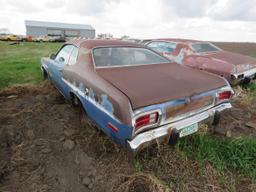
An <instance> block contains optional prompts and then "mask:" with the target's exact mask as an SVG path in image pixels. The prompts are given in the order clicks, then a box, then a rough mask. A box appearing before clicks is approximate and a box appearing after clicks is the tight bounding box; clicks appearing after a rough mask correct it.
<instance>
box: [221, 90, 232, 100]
mask: <svg viewBox="0 0 256 192" xmlns="http://www.w3.org/2000/svg"><path fill="white" fill-rule="evenodd" d="M231 96H232V92H231V91H223V92H220V93H219V94H218V100H219V101H223V100H227V99H230V98H231Z"/></svg>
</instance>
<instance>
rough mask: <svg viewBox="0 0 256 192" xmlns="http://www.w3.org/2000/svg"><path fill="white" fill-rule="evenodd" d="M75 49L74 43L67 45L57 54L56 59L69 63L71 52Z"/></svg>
mask: <svg viewBox="0 0 256 192" xmlns="http://www.w3.org/2000/svg"><path fill="white" fill-rule="evenodd" d="M72 49H73V45H65V46H64V47H63V48H62V49H61V50H60V51H59V52H58V54H57V56H56V58H55V60H56V61H58V62H63V63H64V64H68V61H69V56H70V53H71V51H72Z"/></svg>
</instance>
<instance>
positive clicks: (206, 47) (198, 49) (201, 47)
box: [192, 43, 220, 53]
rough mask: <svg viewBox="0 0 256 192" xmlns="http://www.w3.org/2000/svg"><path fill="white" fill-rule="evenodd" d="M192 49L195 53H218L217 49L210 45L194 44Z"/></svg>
mask: <svg viewBox="0 0 256 192" xmlns="http://www.w3.org/2000/svg"><path fill="white" fill-rule="evenodd" d="M192 47H193V49H194V50H195V51H196V52H197V53H204V52H214V51H220V49H219V48H218V47H216V46H214V45H212V44H210V43H195V44H192Z"/></svg>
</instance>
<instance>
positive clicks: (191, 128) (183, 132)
mask: <svg viewBox="0 0 256 192" xmlns="http://www.w3.org/2000/svg"><path fill="white" fill-rule="evenodd" d="M197 131H198V123H195V124H193V125H190V126H187V127H184V128H183V129H181V131H180V137H185V136H187V135H191V134H193V133H195V132H197Z"/></svg>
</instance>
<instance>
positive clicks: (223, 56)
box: [207, 51, 256, 71]
mask: <svg viewBox="0 0 256 192" xmlns="http://www.w3.org/2000/svg"><path fill="white" fill-rule="evenodd" d="M207 57H209V58H212V59H217V60H221V61H224V62H226V63H229V64H233V65H235V66H236V68H237V69H239V71H246V70H248V69H250V68H254V67H256V59H255V58H253V57H250V56H246V55H241V54H238V53H232V52H229V51H218V52H215V53H211V54H208V55H207Z"/></svg>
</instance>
